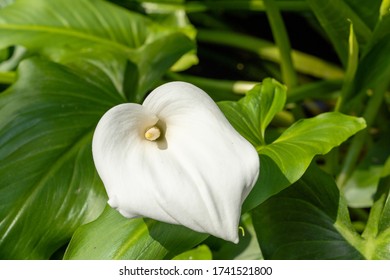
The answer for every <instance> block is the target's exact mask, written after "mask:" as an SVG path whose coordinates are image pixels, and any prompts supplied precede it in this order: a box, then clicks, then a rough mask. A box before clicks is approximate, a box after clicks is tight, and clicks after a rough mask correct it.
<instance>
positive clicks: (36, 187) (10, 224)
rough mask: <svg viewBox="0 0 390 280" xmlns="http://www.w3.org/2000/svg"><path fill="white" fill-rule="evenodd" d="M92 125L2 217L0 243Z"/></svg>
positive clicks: (92, 130) (90, 133)
mask: <svg viewBox="0 0 390 280" xmlns="http://www.w3.org/2000/svg"><path fill="white" fill-rule="evenodd" d="M94 129H95V128H94V127H93V129H90V130H88V131H87V132H86V133H84V134H83V135H82V136H81V137H79V138H77V139H76V140H75V141H74V142H73V143H72V144H71V145H70V146H69V148H67V149H66V150H65V151H64V153H61V155H59V157H58V158H57V160H56V161H55V162H54V163H53V164H52V165H50V167H49V169H48V170H47V171H46V172H45V173H44V174H42V175H41V176H40V178H39V180H38V181H37V182H36V183H35V184H34V185H33V186H31V191H30V192H29V194H28V195H27V196H26V199H23V200H19V201H21V202H22V203H23V205H21V207H14V209H16V213H15V211H11V212H9V213H8V214H7V216H6V217H5V218H4V220H3V222H4V223H6V221H7V220H9V221H8V222H7V224H6V225H5V227H4V229H5V232H4V234H3V235H2V237H1V239H0V245H1V243H2V242H4V240H5V239H6V238H7V236H8V234H9V233H10V232H11V231H12V229H13V224H15V222H16V221H17V220H18V218H19V217H20V216H21V215H23V213H24V212H25V209H26V207H27V206H28V204H29V201H30V200H31V199H33V198H35V195H34V194H35V193H37V192H39V190H41V188H42V187H43V186H45V183H46V181H47V180H48V179H49V177H50V175H51V174H52V173H53V172H55V171H57V169H58V168H60V167H61V166H62V164H63V162H64V161H66V160H67V159H68V158H69V157H70V156H72V155H73V154H74V153H77V152H78V148H79V146H80V145H83V144H84V143H85V142H86V141H87V140H89V138H90V137H91V136H92V134H93V132H94Z"/></svg>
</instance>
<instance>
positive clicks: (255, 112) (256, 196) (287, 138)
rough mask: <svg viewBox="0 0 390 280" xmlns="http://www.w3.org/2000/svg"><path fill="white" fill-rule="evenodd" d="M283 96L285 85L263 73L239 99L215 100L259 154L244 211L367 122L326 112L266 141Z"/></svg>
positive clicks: (297, 175) (290, 181)
mask: <svg viewBox="0 0 390 280" xmlns="http://www.w3.org/2000/svg"><path fill="white" fill-rule="evenodd" d="M285 100H286V89H285V87H284V86H283V85H281V84H279V83H278V82H276V81H275V80H272V79H265V80H264V81H263V83H262V84H261V85H258V86H255V87H254V88H253V89H252V90H251V91H249V92H248V94H247V95H246V96H245V97H244V98H242V99H241V100H239V101H238V102H234V101H224V102H219V103H218V105H219V106H220V108H221V110H222V111H223V112H224V114H225V115H226V117H227V118H228V120H229V121H230V122H231V124H232V125H233V126H234V127H235V128H236V129H237V131H238V132H240V133H241V134H242V135H243V136H244V137H245V138H246V139H247V140H248V141H250V142H251V143H252V145H254V146H255V147H256V149H257V151H258V152H259V155H260V177H259V180H258V182H257V183H256V185H255V187H254V189H253V190H252V192H251V193H250V195H249V197H248V198H247V199H246V201H245V203H244V206H243V211H244V212H245V211H246V210H249V209H252V208H253V207H255V206H257V205H259V204H260V203H262V202H263V201H265V200H266V199H268V198H269V197H270V196H272V195H274V194H276V193H278V192H279V191H281V190H283V189H284V188H286V187H288V186H289V185H291V184H292V183H294V182H296V181H297V180H298V179H299V178H300V177H301V176H302V175H303V173H304V172H305V170H306V169H307V167H308V166H309V164H310V162H311V161H312V160H313V158H314V157H315V156H316V155H318V154H326V153H328V152H329V151H330V150H331V149H332V148H334V147H336V146H338V145H340V144H341V143H342V142H344V141H345V140H347V139H348V138H349V137H351V136H352V135H354V134H355V133H356V132H358V131H359V130H361V129H363V128H364V127H365V121H364V120H363V119H362V118H356V117H351V116H347V115H343V114H340V113H324V114H321V115H318V116H317V117H314V118H311V119H302V120H300V121H298V122H296V123H294V124H293V125H292V126H291V127H289V128H288V129H287V130H286V131H284V133H283V134H282V135H281V136H280V137H279V138H278V139H276V140H275V141H274V142H272V143H270V144H266V143H265V140H264V136H263V135H264V131H265V129H266V128H267V126H268V125H269V123H270V121H271V120H272V118H273V117H274V116H275V114H276V113H277V112H279V111H280V110H281V109H282V108H283V106H284V103H285ZM266 136H267V135H265V137H266Z"/></svg>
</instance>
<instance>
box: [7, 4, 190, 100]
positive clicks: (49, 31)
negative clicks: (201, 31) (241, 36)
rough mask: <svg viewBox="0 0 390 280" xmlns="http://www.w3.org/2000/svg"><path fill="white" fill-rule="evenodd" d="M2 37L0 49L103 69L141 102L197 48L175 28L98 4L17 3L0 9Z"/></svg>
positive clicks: (120, 89) (126, 91) (115, 83)
mask: <svg viewBox="0 0 390 280" xmlns="http://www.w3.org/2000/svg"><path fill="white" fill-rule="evenodd" d="M0 37H1V38H2V40H1V41H0V48H3V47H7V46H11V45H23V46H25V47H26V48H28V49H29V50H30V51H35V52H38V53H40V54H41V55H45V56H47V57H50V58H51V59H53V60H55V61H58V62H66V63H69V62H73V63H74V60H76V62H77V60H80V59H82V63H81V64H83V63H85V61H86V62H87V63H91V64H94V65H96V64H99V66H101V65H104V66H105V67H104V68H103V71H104V72H106V75H107V76H108V77H110V78H111V79H112V80H113V84H114V85H116V86H117V90H118V91H119V92H122V93H127V94H131V95H132V96H131V97H130V98H133V99H137V100H140V99H141V98H142V96H143V94H144V93H145V91H146V90H147V89H149V88H151V87H152V86H153V84H154V83H155V82H156V81H155V80H156V77H160V76H161V75H162V74H163V73H164V72H165V71H166V70H167V69H168V68H169V67H170V66H171V65H172V64H174V63H175V62H176V61H177V60H178V59H179V58H180V57H181V56H182V55H183V54H185V53H186V52H187V51H189V50H191V49H192V48H193V44H192V42H191V40H190V39H189V38H188V37H186V36H185V35H184V34H182V33H180V32H178V31H177V29H175V28H169V27H163V26H161V25H157V24H155V23H154V22H153V21H151V20H150V19H148V18H146V17H145V16H142V15H140V14H137V13H134V12H130V11H127V10H125V9H122V8H120V7H117V6H115V5H113V4H110V3H107V2H105V1H100V0H57V1H50V0H34V1H30V0H17V1H15V3H14V4H12V5H9V6H7V7H6V8H4V9H2V10H0ZM96 61H97V62H96ZM129 64H130V68H131V70H130V71H128V72H125V71H124V70H125V69H126V67H127V66H129ZM125 73H126V74H128V75H130V77H128V75H124V74H125ZM126 79H130V80H131V82H127V81H126ZM123 84H125V85H127V86H128V87H129V88H123V87H124V86H123ZM129 92H130V93H129Z"/></svg>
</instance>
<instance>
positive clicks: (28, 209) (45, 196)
mask: <svg viewBox="0 0 390 280" xmlns="http://www.w3.org/2000/svg"><path fill="white" fill-rule="evenodd" d="M18 76H19V78H18V80H17V82H16V83H15V84H14V85H13V86H11V87H10V88H9V89H8V90H7V91H6V92H3V93H2V94H1V95H0V221H1V223H0V258H1V259H47V258H49V257H50V255H51V254H52V253H53V252H54V251H56V250H57V249H58V248H59V247H61V246H62V245H63V244H64V243H66V242H67V241H68V240H69V239H70V237H71V236H72V234H73V232H74V230H75V229H76V228H77V227H78V226H80V225H81V224H83V223H86V222H89V221H91V220H93V219H95V218H96V217H97V216H98V215H99V214H100V213H101V211H102V210H103V207H104V204H105V201H106V195H105V191H104V188H103V186H102V183H101V181H100V179H99V177H98V175H97V173H96V171H95V167H94V164H93V161H92V152H91V141H92V134H93V131H94V129H95V126H96V124H97V122H98V121H99V119H100V117H101V116H102V115H103V114H104V113H105V112H106V111H107V110H108V109H109V108H111V107H112V106H113V105H116V104H118V103H121V102H123V101H124V100H123V99H121V98H120V96H119V94H118V93H117V92H116V91H115V88H113V87H112V85H111V84H108V85H107V84H99V83H98V82H97V81H91V80H88V79H84V78H83V77H82V76H80V75H79V74H78V73H74V72H72V71H70V70H69V69H68V68H65V67H64V66H60V65H58V64H54V63H51V62H47V61H42V60H39V59H30V60H25V61H23V62H22V63H21V64H20V66H19V71H18Z"/></svg>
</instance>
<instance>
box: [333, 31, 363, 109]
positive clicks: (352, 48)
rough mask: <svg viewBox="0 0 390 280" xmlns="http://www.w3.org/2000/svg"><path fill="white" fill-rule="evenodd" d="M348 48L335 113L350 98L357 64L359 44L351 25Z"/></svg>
mask: <svg viewBox="0 0 390 280" xmlns="http://www.w3.org/2000/svg"><path fill="white" fill-rule="evenodd" d="M348 46H349V47H348V57H347V66H346V72H345V77H344V81H343V87H342V89H341V95H340V97H339V99H338V102H337V105H336V108H335V111H336V112H337V111H340V108H341V106H342V105H343V103H344V102H345V101H347V100H348V99H349V98H350V95H351V90H352V88H353V80H354V77H355V74H356V70H357V68H358V64H359V44H358V42H357V39H356V36H355V32H354V29H353V24H352V23H351V25H350V29H349V38H348ZM341 111H342V110H341Z"/></svg>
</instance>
